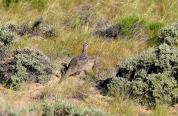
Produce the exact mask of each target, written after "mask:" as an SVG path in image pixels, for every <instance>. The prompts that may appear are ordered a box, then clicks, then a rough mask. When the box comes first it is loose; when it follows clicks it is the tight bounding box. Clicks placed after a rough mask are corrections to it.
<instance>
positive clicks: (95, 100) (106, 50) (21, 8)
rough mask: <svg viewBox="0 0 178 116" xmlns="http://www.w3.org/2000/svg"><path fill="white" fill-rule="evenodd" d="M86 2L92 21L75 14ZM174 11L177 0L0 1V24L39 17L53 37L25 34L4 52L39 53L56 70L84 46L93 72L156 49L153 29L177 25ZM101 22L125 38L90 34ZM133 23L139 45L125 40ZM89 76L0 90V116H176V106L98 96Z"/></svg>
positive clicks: (136, 42)
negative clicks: (94, 63) (28, 50)
mask: <svg viewBox="0 0 178 116" xmlns="http://www.w3.org/2000/svg"><path fill="white" fill-rule="evenodd" d="M8 2H9V3H8ZM86 3H87V4H90V5H91V6H93V7H94V8H93V9H94V11H92V12H95V17H94V18H92V22H85V21H84V22H83V20H80V17H79V14H78V10H80V5H81V4H86ZM177 12H178V1H177V0H0V14H1V17H0V25H1V26H2V25H5V24H7V23H8V22H15V23H16V24H23V23H28V24H32V23H33V21H34V20H35V19H36V18H37V17H39V16H42V17H43V18H44V20H45V23H48V24H50V25H52V26H53V27H54V28H55V30H56V34H57V35H56V36H54V37H47V38H43V37H40V36H38V37H31V36H29V35H25V36H22V37H20V39H17V41H15V42H13V43H12V44H11V45H10V46H8V49H10V50H15V49H17V48H24V47H28V48H33V49H37V50H40V51H42V52H43V53H44V54H46V55H47V56H48V57H49V58H50V59H51V61H52V64H53V65H54V67H57V68H58V66H59V65H60V64H57V63H58V60H59V59H60V57H63V56H67V55H69V56H75V55H78V54H80V52H81V48H82V43H83V42H85V41H87V42H88V43H89V45H90V46H89V55H90V56H91V57H95V58H96V59H97V61H98V62H99V64H100V65H99V66H98V69H99V72H100V71H101V72H102V71H103V70H104V69H106V68H109V67H115V66H116V65H118V64H120V63H122V62H124V61H125V60H126V59H127V58H128V57H131V56H133V55H136V54H139V53H140V52H142V51H144V50H145V49H147V48H148V47H150V46H156V41H157V40H156V38H155V36H157V35H158V31H159V29H160V28H162V27H163V26H165V25H168V24H170V23H172V22H175V21H177V19H178V13H177ZM92 16H93V15H92ZM129 17H130V18H129ZM87 18H88V17H87ZM89 18H90V17H89ZM101 19H106V20H108V21H109V22H111V23H112V24H117V23H121V25H123V27H125V30H124V34H125V35H128V36H127V37H125V36H119V37H117V39H114V40H111V41H107V40H105V39H103V38H102V37H98V36H95V35H93V34H92V31H93V30H94V27H95V25H96V22H97V21H99V20H101ZM135 19H136V22H141V23H142V24H143V25H144V27H145V28H146V30H145V31H146V34H147V35H148V37H149V40H147V41H144V42H143V41H141V40H140V38H139V36H130V35H129V33H128V31H130V30H129V29H130V25H132V21H133V20H135ZM133 23H135V22H134V21H133ZM140 33H142V32H140ZM93 73H96V72H92V74H90V75H88V76H87V77H85V78H86V79H85V80H83V79H80V78H79V77H78V76H76V77H70V78H67V79H66V80H64V81H63V82H62V83H60V84H59V78H57V77H56V76H53V78H52V79H51V81H49V82H48V83H46V84H44V85H41V84H36V83H28V84H26V83H23V84H22V85H21V86H20V87H19V89H18V90H13V89H9V88H8V89H7V88H5V87H4V86H3V85H2V86H0V115H17V116H25V115H33V116H35V115H36V116H39V115H67V113H71V114H73V115H74V114H75V113H76V112H77V113H79V114H80V115H87V113H86V112H89V113H88V115H94V116H95V115H99V116H100V115H113V116H118V115H121V116H132V115H133V116H136V115H148V116H170V115H173V116H174V115H175V116H176V115H178V111H177V110H176V109H177V107H178V106H176V105H175V106H169V105H158V106H156V107H154V108H147V107H146V106H141V105H139V104H138V103H135V102H134V101H133V100H130V99H129V97H126V96H122V95H115V97H110V96H103V95H102V94H101V93H100V91H99V90H97V88H95V87H94V86H93V85H94V84H95V83H94V81H93V80H95V79H93V75H95V74H93ZM97 73H98V72H97ZM0 76H1V75H0ZM53 105H54V106H53ZM58 105H59V106H58ZM56 107H62V108H61V109H62V110H64V111H56V112H55V111H54V110H56V109H55V108H56ZM61 109H59V110H61ZM70 109H72V110H70ZM57 110H58V109H57ZM58 112H63V113H64V114H58ZM66 112H67V113H66Z"/></svg>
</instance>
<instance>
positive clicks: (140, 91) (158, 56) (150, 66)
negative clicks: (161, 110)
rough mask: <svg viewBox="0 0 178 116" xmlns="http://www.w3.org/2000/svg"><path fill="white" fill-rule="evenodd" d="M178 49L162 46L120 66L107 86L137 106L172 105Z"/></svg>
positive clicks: (177, 78)
mask: <svg viewBox="0 0 178 116" xmlns="http://www.w3.org/2000/svg"><path fill="white" fill-rule="evenodd" d="M177 67H178V48H176V47H171V46H169V45H167V44H162V45H160V46H159V47H156V48H150V49H148V50H147V51H145V52H143V53H142V54H141V55H139V56H137V57H134V58H131V59H129V60H127V61H126V62H124V63H122V64H121V65H120V66H119V68H118V71H117V75H116V76H117V78H118V80H115V81H112V83H111V84H110V86H111V88H115V89H114V90H119V91H120V92H121V91H122V92H124V91H127V92H126V93H127V94H128V95H130V96H131V97H132V98H134V99H139V101H140V103H142V104H147V105H150V106H153V105H155V104H157V103H173V102H174V99H175V97H176V96H175V93H174V89H175V88H176V87H177V82H178V75H177V74H178V70H177Z"/></svg>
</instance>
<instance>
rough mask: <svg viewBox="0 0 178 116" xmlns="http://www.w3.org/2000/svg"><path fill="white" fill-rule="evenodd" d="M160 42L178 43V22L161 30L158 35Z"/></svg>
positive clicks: (173, 44)
mask: <svg viewBox="0 0 178 116" xmlns="http://www.w3.org/2000/svg"><path fill="white" fill-rule="evenodd" d="M158 41H159V43H160V44H162V43H166V44H168V45H171V46H175V45H177V42H178V23H174V24H172V25H169V26H166V27H164V28H162V29H161V30H160V34H159V37H158Z"/></svg>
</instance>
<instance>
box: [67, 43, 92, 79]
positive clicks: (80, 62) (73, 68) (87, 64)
mask: <svg viewBox="0 0 178 116" xmlns="http://www.w3.org/2000/svg"><path fill="white" fill-rule="evenodd" d="M87 52H88V43H86V42H85V43H84V44H83V50H82V53H81V55H79V56H77V57H74V58H72V59H71V61H70V63H69V65H68V67H67V71H66V74H65V76H73V75H77V74H80V72H82V71H84V72H87V71H88V70H92V68H93V66H94V64H95V59H90V58H89V57H88V54H87Z"/></svg>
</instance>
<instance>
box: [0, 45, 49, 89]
mask: <svg viewBox="0 0 178 116" xmlns="http://www.w3.org/2000/svg"><path fill="white" fill-rule="evenodd" d="M10 56H11V57H10V60H7V59H9V57H4V59H3V61H4V62H2V64H0V67H1V68H0V75H1V77H0V78H1V83H2V84H4V85H5V86H13V87H18V86H19V85H20V83H23V82H31V81H32V82H37V83H42V84H43V83H45V82H47V81H49V79H50V77H51V74H52V66H51V64H50V61H49V59H48V58H47V57H46V56H45V55H43V54H42V53H41V52H39V51H36V50H31V49H28V48H25V49H18V50H16V51H14V52H11V53H10Z"/></svg>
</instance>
